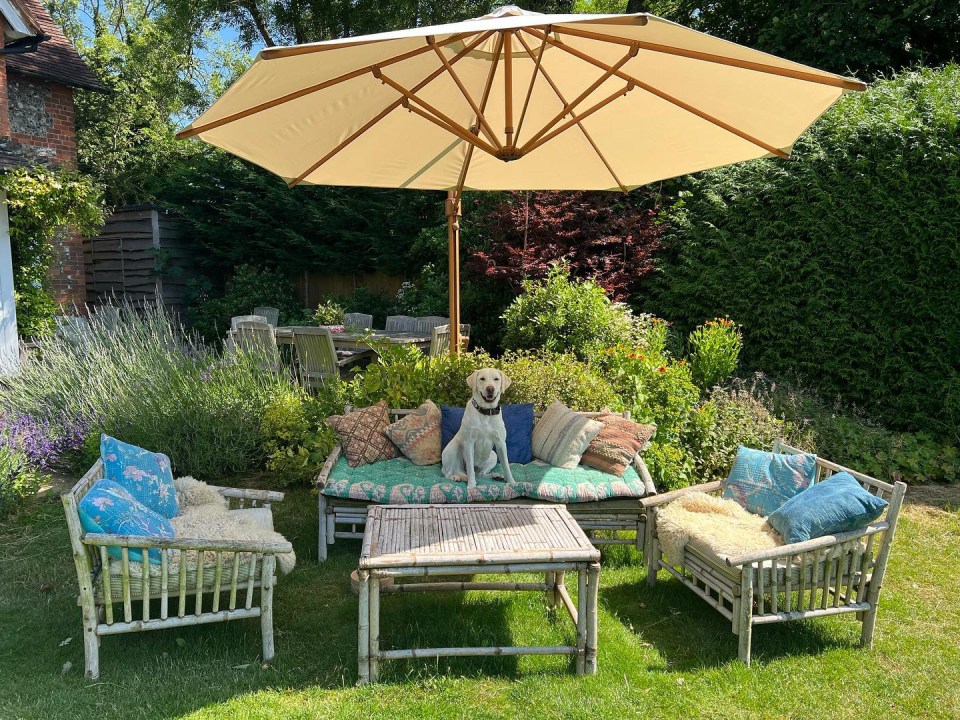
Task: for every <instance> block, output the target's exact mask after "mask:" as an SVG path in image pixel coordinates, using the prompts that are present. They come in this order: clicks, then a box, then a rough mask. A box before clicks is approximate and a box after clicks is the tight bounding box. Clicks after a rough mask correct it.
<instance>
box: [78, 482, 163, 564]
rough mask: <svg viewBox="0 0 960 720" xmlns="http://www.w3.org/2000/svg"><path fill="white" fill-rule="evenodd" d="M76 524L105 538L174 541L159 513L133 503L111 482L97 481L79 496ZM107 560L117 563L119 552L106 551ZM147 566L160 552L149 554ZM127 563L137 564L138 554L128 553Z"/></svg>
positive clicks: (158, 556) (151, 551)
mask: <svg viewBox="0 0 960 720" xmlns="http://www.w3.org/2000/svg"><path fill="white" fill-rule="evenodd" d="M78 510H79V514H80V524H81V525H82V526H83V529H84V530H86V531H87V532H93V533H106V534H108V535H142V536H145V537H160V538H172V537H174V531H173V525H171V524H170V521H169V520H167V518H165V517H164V516H163V515H161V514H160V513H156V512H154V511H153V510H151V509H150V508H148V507H147V506H146V505H144V504H143V503H140V502H137V500H136V498H134V497H133V495H131V494H130V493H129V492H127V490H126V488H124V487H123V486H122V485H119V484H118V483H115V482H113V481H112V480H100V481H99V482H97V483H96V484H95V485H94V486H93V487H92V488H90V490H88V491H87V494H86V495H84V496H83V499H82V500H81V501H80V506H79V508H78ZM107 552H108V553H110V556H111V557H115V558H117V559H118V560H119V559H120V548H118V547H111V548H107ZM147 554H148V556H149V559H150V562H151V563H159V562H160V551H159V550H150V551H149V552H148V553H147ZM129 557H130V560H132V561H133V562H141V560H142V556H141V554H140V551H139V550H133V549H131V550H130V552H129Z"/></svg>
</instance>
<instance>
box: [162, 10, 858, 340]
mask: <svg viewBox="0 0 960 720" xmlns="http://www.w3.org/2000/svg"><path fill="white" fill-rule="evenodd" d="M624 21H625V22H633V23H635V24H637V25H641V26H642V25H645V24H646V23H647V16H646V15H644V14H639V15H630V16H624ZM494 36H496V39H495V43H494V49H493V52H492V53H491V61H490V70H489V72H488V75H487V79H486V83H485V85H484V89H483V93H482V95H481V97H480V99H479V100H477V99H476V98H474V97H473V95H471V93H470V91H469V90H468V89H467V87H466V85H465V84H464V83H463V81H462V80H461V79H460V76H459V75H458V74H457V71H456V69H455V65H456V64H457V63H458V62H459V61H460V60H461V59H462V58H463V57H465V56H467V55H468V54H470V53H471V52H473V51H474V50H475V49H476V48H478V47H479V46H480V45H481V44H482V43H484V42H486V41H488V40H489V39H490V38H491V37H494ZM561 36H570V37H576V38H581V39H585V40H591V41H595V42H603V43H608V44H612V45H621V46H623V47H624V48H625V52H624V55H623V56H622V57H621V58H620V59H619V60H617V61H616V62H614V63H613V64H609V63H605V62H603V61H601V60H599V59H597V58H595V57H593V56H592V55H590V54H589V53H587V52H584V51H582V50H579V49H577V48H575V47H572V46H571V45H569V44H568V43H566V42H564V40H563V39H562V37H561ZM514 39H516V41H517V42H518V44H519V45H520V46H521V47H522V48H523V52H524V53H525V54H526V55H527V56H528V57H530V58H532V59H534V67H533V70H532V72H531V75H530V81H529V85H528V87H527V89H526V93H525V95H524V101H523V105H522V107H521V110H520V114H519V120H518V122H517V123H516V125H514V107H513V89H514V88H513V83H514V72H513V66H514V51H515V50H514V45H513V40H514ZM531 40H532V41H535V42H539V43H540V46H539V48H535V47H534V46H533V44H532V43H531V42H530V41H531ZM377 42H382V41H381V40H376V39H372V40H362V39H361V40H356V41H347V42H341V43H335V44H317V45H305V46H296V47H289V48H268V49H266V50H263V51H262V52H261V55H260V57H261V58H262V59H264V60H273V59H277V58H285V57H292V56H297V55H305V54H311V53H318V52H325V51H328V50H333V49H338V48H342V47H349V46H355V45H364V44H371V43H377ZM458 42H459V43H463V48H462V49H461V50H459V51H458V52H457V53H456V54H455V55H453V56H452V57H449V58H448V57H447V56H446V55H445V54H444V53H443V48H445V47H447V46H450V45H453V44H454V43H458ZM548 45H549V46H550V47H552V48H556V49H557V50H559V51H561V52H563V53H566V54H567V55H569V56H571V57H574V58H577V59H579V60H581V61H583V62H585V63H587V64H589V65H592V66H594V67H596V68H597V69H598V70H600V71H601V73H600V74H599V75H598V76H597V77H596V78H595V79H594V80H593V81H592V82H591V83H590V84H589V85H588V86H587V87H586V88H585V89H584V90H583V91H582V92H580V93H579V94H578V95H577V96H576V97H575V98H573V99H572V100H567V99H566V97H565V96H564V95H563V94H562V93H561V91H560V89H559V87H558V85H557V84H556V82H554V80H553V79H552V78H551V77H550V75H549V73H548V72H547V70H546V68H544V67H543V63H542V60H543V54H544V50H545V49H546V47H547V46H548ZM641 51H643V52H650V53H658V54H667V55H674V56H679V57H686V58H690V59H694V60H698V61H702V62H708V63H715V64H720V65H726V66H729V67H736V68H740V69H745V70H750V71H753V72H759V73H765V74H771V75H778V76H781V77H788V78H793V79H797V80H802V81H805V82H812V83H819V84H823V85H828V86H832V87H837V88H840V89H842V90H864V89H866V85H865V84H864V83H862V82H860V81H858V80H852V79H847V78H842V77H839V76H834V75H820V74H817V73H812V72H806V71H803V70H797V69H794V68H782V67H777V66H775V65H768V64H764V63H758V62H754V61H748V60H742V59H738V58H731V57H726V56H722V55H715V54H710V53H705V52H700V51H695V50H690V49H686V48H679V47H672V46H666V45H659V44H656V43H651V42H645V41H642V40H635V39H631V38H623V37H617V36H612V35H607V34H604V33H600V32H593V31H590V30H583V29H580V28H574V27H567V26H565V25H553V24H549V23H545V24H543V25H541V26H536V25H528V26H523V27H515V28H505V29H493V30H478V31H473V32H467V33H456V34H452V35H450V36H448V37H446V38H444V39H442V40H438V39H437V38H436V37H435V36H433V35H425V36H424V45H423V46H422V47H418V48H414V49H412V50H408V51H406V52H404V53H400V54H398V55H395V56H393V57H389V58H386V59H384V60H381V61H379V62H377V63H375V64H371V65H368V66H365V67H361V68H356V69H354V70H351V71H349V72H346V73H343V74H341V75H339V76H337V77H334V78H331V79H329V80H325V81H323V82H320V83H317V84H315V85H311V86H308V87H305V88H301V89H299V90H296V91H294V92H290V93H287V94H286V95H283V96H280V97H277V98H274V99H272V100H269V101H265V102H262V103H259V104H257V105H254V106H251V107H249V108H245V109H243V110H240V111H238V112H234V113H232V114H229V115H227V116H224V117H222V118H219V119H217V120H213V121H210V122H207V123H203V124H200V125H193V124H191V125H189V126H188V127H186V128H184V129H183V130H181V131H180V132H179V133H177V138H178V139H183V138H188V137H193V136H197V135H201V134H202V133H204V132H207V131H210V130H215V129H216V128H218V127H222V126H223V125H227V124H229V123H232V122H236V121H238V120H242V119H244V118H247V117H250V116H251V115H254V114H257V113H259V112H262V111H264V110H269V109H270V108H274V107H277V106H278V105H282V104H285V103H288V102H291V101H293V100H297V99H299V98H302V97H305V96H307V95H311V94H313V93H316V92H320V91H322V90H325V89H327V88H329V87H332V86H334V85H337V84H339V83H342V82H346V81H348V80H352V79H355V78H358V77H361V76H363V75H366V74H370V75H372V76H373V77H374V78H376V79H378V80H379V81H380V82H381V83H383V84H384V85H386V86H388V87H390V88H392V89H393V90H395V91H396V92H397V95H398V97H397V98H396V99H394V100H393V101H391V102H390V103H389V104H388V105H387V106H385V107H384V108H383V109H382V110H381V111H380V112H379V113H377V114H376V115H374V116H373V117H372V118H370V119H369V120H368V121H367V122H365V123H364V124H363V125H362V126H361V127H360V128H358V129H357V130H355V131H354V132H353V133H351V134H350V135H349V136H348V137H346V138H345V139H343V140H342V141H341V142H340V143H339V144H338V145H337V146H336V147H334V148H332V149H331V150H330V151H328V152H327V153H326V154H325V155H324V156H323V157H321V158H320V159H318V160H317V161H315V162H313V163H312V164H311V165H310V166H309V167H307V168H305V169H304V170H303V172H301V173H300V174H299V175H298V176H297V177H295V178H294V179H292V180H290V181H289V182H288V185H289V186H290V187H291V188H292V187H295V186H297V185H299V184H301V183H302V182H304V181H307V179H308V178H309V177H310V175H312V174H313V173H314V172H316V171H317V170H318V169H319V168H320V167H321V166H323V165H324V164H326V163H327V162H329V161H330V160H331V159H332V158H334V157H335V156H337V155H338V154H339V153H340V152H342V151H343V150H344V149H345V148H346V147H348V146H349V145H350V144H351V143H353V142H354V141H356V140H357V139H358V138H359V137H360V136H362V135H363V134H364V133H366V132H367V131H368V130H370V129H371V128H372V127H374V126H375V125H377V124H378V123H379V122H380V121H381V120H383V119H384V118H385V117H387V116H388V115H389V114H390V113H392V112H393V111H394V110H396V109H398V108H403V109H405V110H407V111H408V112H411V113H414V114H416V115H418V116H420V117H422V118H423V119H425V120H427V121H428V122H430V123H432V124H434V125H436V126H437V127H438V128H439V129H441V130H443V131H445V132H448V133H450V134H451V135H453V136H455V137H456V138H458V139H459V140H461V141H463V142H465V143H467V147H466V153H465V156H464V161H463V165H462V167H461V170H460V173H459V177H458V179H457V183H456V185H455V186H454V187H452V188H450V189H449V190H448V192H447V200H446V204H445V213H446V217H447V242H448V270H449V293H450V333H451V342H450V352H451V353H452V354H458V353H459V352H460V351H461V339H460V217H461V210H462V196H463V190H464V187H465V185H466V179H467V173H468V170H469V167H470V162H471V160H472V158H473V153H474V151H475V150H480V151H482V152H485V153H487V154H488V155H490V156H492V157H495V158H497V159H499V160H501V161H503V162H510V161H513V160H516V159H518V158H521V157H523V156H524V155H526V154H528V153H531V152H534V151H535V150H536V149H537V148H539V147H540V146H542V145H544V144H545V143H548V142H550V141H551V140H553V139H555V138H556V137H558V136H560V135H562V134H563V133H565V132H567V131H568V130H570V129H571V128H573V127H577V128H578V129H579V131H580V132H581V133H582V135H583V136H584V138H585V139H586V141H587V142H588V144H589V145H590V147H591V148H592V149H593V151H594V152H595V153H596V155H597V157H598V158H599V160H600V161H601V162H602V163H603V165H604V167H605V168H606V169H607V171H608V172H609V173H610V177H611V179H612V181H613V183H612V184H613V185H614V186H616V187H617V188H619V189H620V190H621V191H623V192H627V191H628V190H629V188H628V187H627V186H626V185H625V184H624V183H623V182H622V181H621V179H620V177H619V176H618V175H617V173H616V171H615V169H614V167H613V165H612V164H611V162H610V160H609V159H608V158H607V157H606V156H605V155H604V154H603V152H602V151H601V150H600V148H599V146H598V145H597V143H596V141H595V140H594V138H593V137H592V136H591V135H590V133H589V132H588V131H587V129H586V128H585V127H584V125H583V120H584V119H585V118H587V117H589V116H590V115H592V114H594V113H596V112H598V111H600V110H602V109H603V108H605V107H607V106H608V105H609V104H611V103H613V102H615V101H616V100H617V99H619V98H621V97H624V96H625V95H627V94H628V93H630V92H632V91H634V90H637V89H639V90H641V91H643V92H645V93H648V94H651V95H654V96H656V97H657V98H659V99H661V100H663V101H665V102H668V103H670V104H671V105H673V106H675V107H677V108H679V109H681V110H683V111H685V112H687V113H690V114H692V115H695V116H696V117H698V118H700V119H701V120H704V121H705V122H708V123H710V124H712V125H714V126H716V127H718V128H720V129H722V130H724V131H726V132H728V133H730V134H733V135H736V136H737V137H739V138H741V139H743V140H745V141H747V142H749V143H751V144H753V145H755V146H757V147H759V148H761V149H763V150H764V151H765V152H766V153H767V154H768V155H773V156H776V157H781V158H786V157H788V155H789V153H788V152H787V151H786V150H784V149H783V148H778V147H775V146H774V145H772V144H770V143H768V142H766V141H764V140H763V139H762V138H758V137H755V136H754V135H752V134H750V133H748V132H746V131H744V130H742V129H740V128H738V127H736V126H734V125H732V124H731V123H729V122H726V121H725V120H724V119H723V118H719V117H716V116H714V115H712V114H710V113H707V112H705V111H703V110H701V109H699V108H697V107H695V106H693V105H691V104H690V103H688V102H686V101H684V100H682V99H681V98H677V97H674V96H673V95H671V94H670V93H667V92H666V91H664V90H662V89H661V88H658V87H656V86H654V85H651V84H650V83H648V82H646V81H644V80H642V79H641V78H638V77H636V76H635V75H633V74H631V73H629V72H627V71H625V70H624V69H623V68H624V66H625V65H626V64H627V63H628V62H629V61H630V60H631V59H632V58H634V57H636V56H637V55H638V53H640V52H641ZM426 53H433V54H435V55H436V56H437V58H438V60H439V65H438V67H437V68H435V69H434V70H432V71H431V72H430V73H429V74H427V75H426V76H425V77H424V78H423V79H422V80H421V81H420V82H418V83H416V84H415V85H412V86H410V87H406V86H404V85H403V84H401V83H400V82H398V81H397V80H396V79H395V78H394V77H393V76H392V75H391V74H390V73H388V72H385V70H386V69H388V68H390V67H391V66H394V65H397V64H398V63H402V62H404V61H405V60H409V59H411V58H415V57H419V56H421V55H424V54H426ZM501 62H502V63H503V66H504V72H503V82H504V112H503V133H502V138H501V136H500V135H498V133H497V131H496V130H495V125H497V124H499V123H497V122H496V120H494V119H493V118H491V117H488V116H487V114H486V107H487V101H488V100H489V98H490V92H491V90H492V88H493V83H494V78H495V75H496V73H497V68H498V67H499V64H500V63H501ZM442 75H446V76H448V77H449V78H450V79H451V80H452V81H453V83H454V85H455V86H456V87H457V89H458V90H459V93H460V95H462V97H463V99H464V100H465V101H466V103H467V104H468V105H469V106H470V109H471V111H472V113H473V117H474V121H473V123H472V125H471V126H470V127H466V126H464V125H462V124H461V123H459V122H457V121H456V120H455V119H453V118H451V117H450V116H449V115H447V114H446V113H444V112H443V111H441V110H440V109H439V108H437V107H435V106H434V105H432V104H431V103H429V102H427V101H426V100H425V99H424V98H423V97H421V96H420V95H419V94H418V93H420V92H421V91H422V90H423V89H424V88H425V87H427V86H428V85H429V84H430V83H432V82H433V81H434V80H436V79H437V78H438V77H440V76H442ZM538 77H542V78H543V81H544V82H546V83H547V85H548V86H549V87H550V88H551V90H552V91H553V93H554V94H555V95H556V97H557V99H558V100H559V102H560V103H561V104H562V108H561V110H560V111H559V112H558V113H556V114H555V115H554V116H553V117H552V118H550V119H549V120H548V121H547V122H546V123H545V124H543V126H542V127H540V128H539V129H537V130H535V131H534V132H533V133H532V134H530V135H529V137H528V138H527V139H526V140H525V141H524V142H523V143H522V144H521V143H520V139H521V132H522V130H523V127H524V121H525V119H526V116H527V109H528V107H529V105H530V99H531V97H532V95H533V91H534V87H535V85H536V83H537V79H538ZM613 78H616V79H618V80H621V81H623V85H622V86H620V87H618V88H616V89H615V90H614V92H612V93H610V94H608V95H606V96H605V97H603V98H602V99H600V100H599V101H597V102H595V103H594V104H593V105H591V106H590V107H588V108H582V104H583V103H584V102H585V101H586V100H588V99H589V98H591V97H592V96H593V94H594V93H595V92H596V91H597V90H598V89H599V88H600V87H601V86H603V85H604V84H605V83H607V82H608V81H609V80H611V79H613ZM452 147H453V146H451V149H452Z"/></svg>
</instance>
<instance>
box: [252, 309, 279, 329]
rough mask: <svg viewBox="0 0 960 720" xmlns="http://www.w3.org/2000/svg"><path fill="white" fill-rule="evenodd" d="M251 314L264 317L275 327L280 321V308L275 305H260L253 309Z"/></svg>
mask: <svg viewBox="0 0 960 720" xmlns="http://www.w3.org/2000/svg"><path fill="white" fill-rule="evenodd" d="M253 314H254V315H259V316H260V317H262V318H264V319H265V320H266V321H267V323H268V324H269V325H273V326H274V327H276V326H277V323H278V322H279V321H280V310H279V309H278V308H275V307H269V306H265V305H261V306H259V307H255V308H254V309H253Z"/></svg>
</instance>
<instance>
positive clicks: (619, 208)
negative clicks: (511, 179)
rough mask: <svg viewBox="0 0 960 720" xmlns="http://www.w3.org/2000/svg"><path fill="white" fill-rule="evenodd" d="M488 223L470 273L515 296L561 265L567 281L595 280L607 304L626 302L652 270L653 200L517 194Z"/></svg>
mask: <svg viewBox="0 0 960 720" xmlns="http://www.w3.org/2000/svg"><path fill="white" fill-rule="evenodd" d="M507 197H508V199H507V200H506V201H505V202H503V203H500V204H498V205H497V206H496V207H495V208H494V209H493V210H492V211H491V212H490V214H489V215H488V217H487V218H486V225H487V228H486V232H487V234H488V237H489V238H490V244H489V247H488V248H487V249H485V250H483V251H478V252H475V253H473V254H472V255H471V256H470V257H469V258H468V259H467V262H466V266H467V268H468V271H470V272H473V273H476V274H479V275H482V276H484V277H487V278H491V279H497V280H502V281H504V282H507V283H509V284H510V285H511V286H512V287H513V288H514V289H515V290H519V288H520V283H521V281H522V280H523V279H524V278H542V277H545V276H546V275H547V273H548V271H549V270H550V266H551V264H552V263H555V262H557V261H558V260H561V259H562V260H566V261H567V262H568V263H569V264H570V267H571V275H572V276H573V277H579V278H593V279H594V281H595V282H596V283H597V284H598V285H600V286H601V287H603V288H604V289H605V290H606V291H607V294H608V295H609V296H610V298H611V299H613V300H617V301H627V300H629V299H630V296H631V295H632V294H633V293H634V292H635V291H636V289H637V286H638V283H639V282H640V280H641V279H643V278H644V277H645V276H646V275H648V274H649V273H650V272H651V271H652V270H653V267H654V263H653V260H654V256H655V255H656V253H657V251H658V250H659V249H660V245H661V226H660V225H658V224H657V222H656V215H657V207H656V204H655V202H654V201H653V200H652V198H651V196H649V195H646V194H642V193H637V192H634V193H631V194H630V195H621V194H619V193H612V192H529V193H527V192H515V193H511V194H510V195H508V196H507Z"/></svg>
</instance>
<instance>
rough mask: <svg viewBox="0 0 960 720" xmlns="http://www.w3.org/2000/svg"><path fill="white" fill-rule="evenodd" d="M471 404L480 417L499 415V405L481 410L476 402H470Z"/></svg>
mask: <svg viewBox="0 0 960 720" xmlns="http://www.w3.org/2000/svg"><path fill="white" fill-rule="evenodd" d="M471 402H472V403H473V406H474V407H475V408H476V409H477V411H478V412H479V413H480V414H481V415H499V414H500V406H499V405H497V406H496V407H492V408H482V407H480V404H479V403H478V402H477V401H476V400H471Z"/></svg>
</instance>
